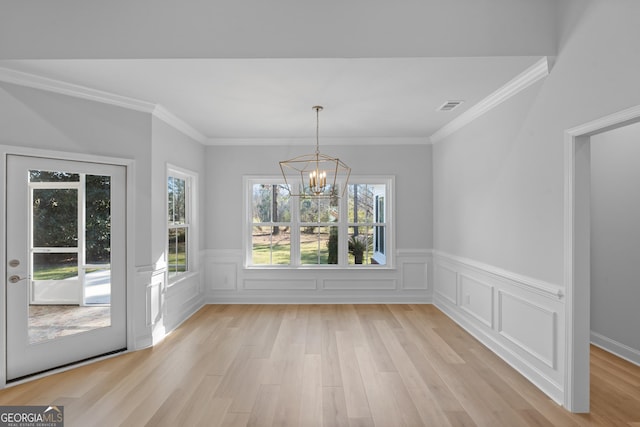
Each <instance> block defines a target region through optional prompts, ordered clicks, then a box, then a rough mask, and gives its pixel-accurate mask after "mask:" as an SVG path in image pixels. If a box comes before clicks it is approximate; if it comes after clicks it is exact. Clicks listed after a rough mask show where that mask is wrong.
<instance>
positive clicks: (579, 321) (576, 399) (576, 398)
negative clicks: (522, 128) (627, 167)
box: [564, 106, 640, 412]
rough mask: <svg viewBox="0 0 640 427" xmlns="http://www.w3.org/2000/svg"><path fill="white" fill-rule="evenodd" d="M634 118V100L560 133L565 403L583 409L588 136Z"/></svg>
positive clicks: (587, 340) (639, 110)
mask: <svg viewBox="0 0 640 427" xmlns="http://www.w3.org/2000/svg"><path fill="white" fill-rule="evenodd" d="M639 122H640V106H638V107H634V108H630V109H627V110H624V111H621V112H619V113H616V114H612V115H610V116H606V117H603V118H601V119H598V120H595V121H592V122H589V123H586V124H584V125H581V126H578V127H575V128H572V129H569V130H567V131H566V134H565V167H564V171H565V198H564V200H565V202H564V208H565V209H564V212H565V217H564V267H565V288H566V305H565V310H566V326H567V343H566V360H565V399H564V403H565V407H566V408H567V409H569V410H570V411H572V412H589V400H590V344H591V327H590V325H591V322H590V317H591V185H590V183H591V137H592V136H594V135H598V134H601V133H605V132H607V131H611V130H614V129H617V128H621V127H624V126H627V125H631V124H634V123H639Z"/></svg>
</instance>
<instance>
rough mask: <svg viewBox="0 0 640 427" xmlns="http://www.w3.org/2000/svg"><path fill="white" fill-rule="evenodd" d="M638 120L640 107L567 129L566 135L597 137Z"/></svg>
mask: <svg viewBox="0 0 640 427" xmlns="http://www.w3.org/2000/svg"><path fill="white" fill-rule="evenodd" d="M638 119H640V105H637V106H635V107H631V108H627V109H626V110H622V111H618V112H617V113H613V114H610V115H608V116H605V117H602V118H599V119H596V120H593V121H591V122H589V123H585V124H583V125H580V126H576V127H573V128H571V129H567V131H566V133H567V134H568V135H570V136H586V135H595V134H598V133H602V132H606V131H609V130H611V129H615V128H618V127H622V126H624V125H627V124H631V123H635V122H637V121H638Z"/></svg>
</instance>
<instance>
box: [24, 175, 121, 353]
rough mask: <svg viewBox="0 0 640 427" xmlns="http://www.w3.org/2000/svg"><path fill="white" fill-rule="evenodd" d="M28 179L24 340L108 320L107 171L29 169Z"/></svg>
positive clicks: (41, 338) (71, 331)
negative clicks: (29, 203)
mask: <svg viewBox="0 0 640 427" xmlns="http://www.w3.org/2000/svg"><path fill="white" fill-rule="evenodd" d="M29 181H30V187H31V197H32V202H33V212H32V217H31V231H32V239H31V245H30V250H31V253H32V256H31V266H30V267H31V280H30V286H29V299H28V301H29V307H28V308H29V310H28V315H29V318H28V335H29V343H31V344H36V343H40V342H43V341H48V340H55V339H58V338H61V337H64V336H69V335H74V334H78V333H82V332H87V331H91V330H94V329H97V328H103V327H108V326H110V325H111V269H110V263H111V177H109V176H101V175H89V174H76V173H67V172H59V171H40V170H30V171H29ZM70 186H72V187H74V188H65V187H70ZM78 195H80V196H81V197H78ZM79 200H80V201H84V203H79ZM78 229H80V230H84V232H83V233H81V234H80V235H79V234H78Z"/></svg>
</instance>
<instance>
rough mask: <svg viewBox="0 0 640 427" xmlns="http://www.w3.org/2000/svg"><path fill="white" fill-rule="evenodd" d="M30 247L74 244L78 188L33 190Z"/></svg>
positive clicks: (76, 227)
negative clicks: (31, 243) (31, 238)
mask: <svg viewBox="0 0 640 427" xmlns="http://www.w3.org/2000/svg"><path fill="white" fill-rule="evenodd" d="M33 246H34V247H37V248H42V247H63V248H75V247H77V246H78V190H76V189H44V188H34V189H33Z"/></svg>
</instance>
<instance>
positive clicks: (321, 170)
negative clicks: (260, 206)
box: [280, 105, 351, 198]
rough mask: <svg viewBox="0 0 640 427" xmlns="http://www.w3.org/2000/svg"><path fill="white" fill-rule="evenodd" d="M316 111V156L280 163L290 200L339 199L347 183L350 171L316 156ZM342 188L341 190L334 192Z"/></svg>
mask: <svg viewBox="0 0 640 427" xmlns="http://www.w3.org/2000/svg"><path fill="white" fill-rule="evenodd" d="M313 109H314V110H315V111H316V152H315V153H313V154H303V155H301V156H298V157H294V158H293V159H289V160H283V161H281V162H280V170H281V171H282V176H283V177H284V181H285V186H286V188H287V190H288V191H289V194H290V195H292V196H301V197H328V198H335V197H341V196H342V195H343V194H344V192H345V189H346V188H347V184H348V181H349V176H350V175H351V168H350V167H349V166H347V165H346V164H345V163H344V162H343V161H341V160H340V159H338V158H337V157H331V156H328V155H326V154H321V153H320V136H319V134H320V111H322V109H323V108H322V106H320V105H316V106H314V107H313ZM340 185H342V188H338V187H339V186H340Z"/></svg>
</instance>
